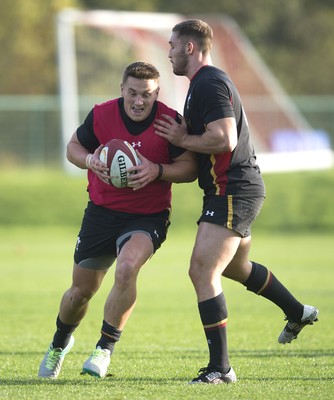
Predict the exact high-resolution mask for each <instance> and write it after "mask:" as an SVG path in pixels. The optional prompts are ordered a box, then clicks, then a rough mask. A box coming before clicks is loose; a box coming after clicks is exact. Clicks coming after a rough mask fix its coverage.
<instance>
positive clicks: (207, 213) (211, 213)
mask: <svg viewBox="0 0 334 400" xmlns="http://www.w3.org/2000/svg"><path fill="white" fill-rule="evenodd" d="M214 213H215V212H214V211H209V210H208V211H207V212H206V213H205V215H210V217H213V214H214Z"/></svg>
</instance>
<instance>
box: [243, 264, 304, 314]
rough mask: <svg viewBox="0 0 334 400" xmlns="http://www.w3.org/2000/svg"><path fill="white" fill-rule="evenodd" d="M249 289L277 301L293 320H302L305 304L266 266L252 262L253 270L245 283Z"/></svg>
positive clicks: (274, 301)
mask: <svg viewBox="0 0 334 400" xmlns="http://www.w3.org/2000/svg"><path fill="white" fill-rule="evenodd" d="M243 285H244V286H246V288H247V290H250V291H251V292H254V293H256V294H258V295H260V296H263V297H265V298H266V299H268V300H270V301H272V302H273V303H275V304H276V305H277V306H278V307H280V308H281V309H282V310H283V312H284V314H285V315H286V316H287V317H288V319H289V320H291V321H300V320H301V318H302V315H303V310H304V306H303V304H301V303H300V302H299V301H298V300H297V299H296V298H295V297H294V296H293V295H292V294H291V293H290V292H289V291H288V289H287V288H286V287H285V286H283V285H282V283H281V282H280V281H279V280H278V279H277V278H276V277H275V275H274V274H272V273H271V272H270V271H269V270H268V269H267V268H266V267H264V266H263V265H261V264H257V263H255V262H252V272H251V274H250V275H249V278H248V279H247V280H246V282H244V283H243Z"/></svg>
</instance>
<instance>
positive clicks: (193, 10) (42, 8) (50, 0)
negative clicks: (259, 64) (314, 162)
mask: <svg viewBox="0 0 334 400" xmlns="http://www.w3.org/2000/svg"><path fill="white" fill-rule="evenodd" d="M64 7H74V8H80V9H112V10H127V11H152V12H173V13H179V14H183V15H185V16H187V17H192V16H199V15H200V16H202V18H203V19H205V14H215V15H217V14H219V13H220V14H225V15H228V16H229V17H231V18H233V19H234V20H235V21H236V22H237V24H238V25H239V26H240V27H241V29H242V30H243V31H244V32H245V34H246V35H247V36H248V38H249V39H250V41H251V42H252V44H253V45H254V47H255V48H256V49H257V51H258V52H259V53H260V55H261V56H262V57H263V59H264V61H265V62H266V63H267V65H268V66H269V68H270V69H271V70H272V71H273V73H274V74H275V75H276V76H277V78H278V79H279V81H280V82H281V84H282V85H283V87H284V88H285V90H286V91H287V92H288V93H290V94H291V95H303V94H305V95H332V94H334V79H333V71H334V24H333V21H334V2H333V0H320V1H314V0H252V1H248V0H224V1H219V2H218V1H217V2H215V1H212V2H208V1H207V0H182V1H180V0H168V1H166V0H141V1H140V2H138V1H137V0H136V1H135V0H33V1H26V0H1V12H0V46H1V53H2V55H1V58H0V94H56V93H57V92H58V83H57V82H58V80H57V56H56V54H57V51H56V33H55V28H56V24H55V18H56V15H57V13H58V12H59V11H60V10H61V9H62V8H64Z"/></svg>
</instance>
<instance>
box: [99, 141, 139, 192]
mask: <svg viewBox="0 0 334 400" xmlns="http://www.w3.org/2000/svg"><path fill="white" fill-rule="evenodd" d="M100 160H101V161H102V162H104V163H105V164H107V166H108V168H109V174H110V182H111V184H112V185H113V186H115V187H117V188H125V187H128V175H129V173H128V172H127V169H128V168H130V167H134V166H136V165H139V164H140V160H139V158H138V157H137V154H136V152H135V150H134V149H133V147H132V146H131V145H130V144H129V143H128V142H126V141H125V140H122V139H112V140H110V141H109V142H108V143H107V144H106V145H105V146H104V147H103V149H102V150H101V153H100Z"/></svg>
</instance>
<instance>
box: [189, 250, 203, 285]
mask: <svg viewBox="0 0 334 400" xmlns="http://www.w3.org/2000/svg"><path fill="white" fill-rule="evenodd" d="M205 272H206V268H205V266H204V263H203V262H201V260H200V259H198V258H195V257H192V259H191V263H190V268H189V273H188V274H189V277H190V280H191V281H192V283H193V284H196V282H199V280H200V279H201V278H202V277H203V276H204V275H205Z"/></svg>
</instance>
